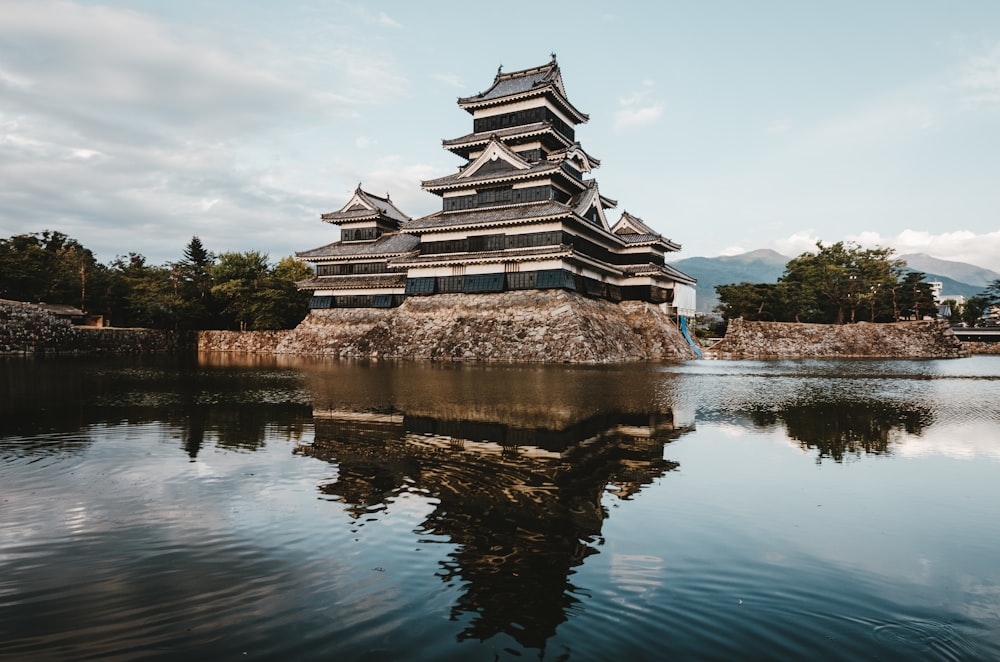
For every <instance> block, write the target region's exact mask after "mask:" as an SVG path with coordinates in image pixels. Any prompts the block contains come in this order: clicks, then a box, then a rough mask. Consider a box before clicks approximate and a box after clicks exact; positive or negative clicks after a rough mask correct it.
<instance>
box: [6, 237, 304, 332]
mask: <svg viewBox="0 0 1000 662" xmlns="http://www.w3.org/2000/svg"><path fill="white" fill-rule="evenodd" d="M312 275H313V271H312V269H311V268H310V267H309V266H308V265H307V264H305V263H303V262H300V261H299V260H296V259H294V258H293V257H286V258H282V259H281V260H280V261H279V262H278V264H276V265H273V266H272V265H270V264H269V263H268V256H267V254H266V253H261V252H259V251H247V252H245V253H236V252H231V253H223V254H221V255H219V256H218V258H217V257H216V256H215V255H214V254H213V253H211V252H209V251H208V250H207V249H206V248H205V246H204V245H203V244H202V242H201V239H199V238H198V237H197V236H195V237H192V238H191V241H190V242H189V243H188V244H187V246H185V247H184V249H183V258H182V259H180V260H178V261H177V262H168V263H167V264H165V265H162V266H153V265H150V264H148V263H147V262H146V258H145V257H144V256H143V255H140V254H138V253H129V254H127V255H124V256H118V257H117V258H115V260H113V261H112V262H111V263H110V264H109V265H107V266H104V265H101V264H98V263H97V262H96V260H95V259H94V255H93V253H92V252H91V251H89V250H87V249H86V248H84V247H83V246H81V245H80V243H79V242H77V241H76V240H74V239H71V238H69V237H67V236H66V235H64V234H62V233H60V232H53V231H49V230H46V231H44V232H40V233H35V234H25V235H17V236H14V237H11V238H10V239H3V240H0V298H7V299H13V300H17V301H29V302H39V301H44V302H46V303H53V304H69V305H74V306H78V307H80V308H81V309H83V310H85V311H87V312H92V313H97V314H101V315H104V317H105V320H106V322H107V323H109V324H113V325H115V326H120V327H148V328H162V329H207V328H233V329H235V328H239V329H255V330H259V329H284V328H291V327H294V326H295V325H296V324H298V323H299V322H300V321H301V320H302V318H304V317H305V316H306V314H307V313H308V312H309V297H310V294H309V293H308V292H300V291H298V289H297V288H296V287H295V282H296V281H300V280H305V279H307V278H310V277H312Z"/></svg>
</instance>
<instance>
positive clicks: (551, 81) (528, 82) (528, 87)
mask: <svg viewBox="0 0 1000 662" xmlns="http://www.w3.org/2000/svg"><path fill="white" fill-rule="evenodd" d="M546 93H549V94H550V95H551V96H552V98H553V99H554V100H555V101H556V102H557V103H558V105H559V106H561V107H562V108H563V110H565V111H567V112H568V114H569V115H570V117H571V118H572V119H573V120H575V121H576V122H577V123H582V122H586V121H587V120H588V119H590V118H589V117H588V116H587V114H586V113H582V112H580V111H579V110H577V109H576V108H575V107H574V106H573V104H571V103H570V102H569V99H568V98H567V97H566V88H565V87H563V81H562V73H560V71H559V64H558V63H557V62H556V58H555V55H553V56H552V60H551V61H550V62H548V63H546V64H544V65H542V66H540V67H532V68H530V69H521V70H520V71H511V72H509V73H503V72H502V71H501V70H500V69H497V75H496V77H495V78H494V79H493V85H491V86H490V88H489V89H488V90H486V91H485V92H480V93H479V94H475V95H473V96H471V97H459V99H458V105H459V106H460V107H461V108H463V109H465V110H467V111H468V112H470V113H471V112H473V111H474V110H475V109H476V108H482V107H485V106H493V105H498V104H500V103H502V102H507V101H514V100H519V99H523V98H527V97H535V96H542V95H544V94H546Z"/></svg>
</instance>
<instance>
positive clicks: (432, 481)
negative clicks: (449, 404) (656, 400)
mask: <svg viewBox="0 0 1000 662" xmlns="http://www.w3.org/2000/svg"><path fill="white" fill-rule="evenodd" d="M314 419H315V421H314V424H315V440H314V441H313V442H312V444H309V445H301V446H299V447H298V449H297V452H299V453H301V454H303V455H307V456H310V457H314V458H318V459H322V460H325V461H328V462H331V463H333V464H336V465H337V467H338V473H337V478H336V480H334V481H332V482H330V483H328V484H326V485H323V486H321V488H320V489H321V491H322V492H323V493H324V494H327V495H331V496H333V497H335V498H336V499H337V500H339V501H341V502H343V503H344V504H346V505H347V507H348V509H349V511H350V512H351V513H352V515H353V516H354V517H356V518H361V517H366V518H367V517H372V516H375V517H377V513H378V512H379V511H380V510H381V509H382V508H384V507H385V505H386V504H388V503H390V502H392V501H393V500H394V499H395V498H396V497H397V496H398V495H400V494H401V493H405V492H417V493H420V494H423V495H425V496H427V497H429V498H430V499H431V500H432V502H433V503H434V504H435V506H434V509H433V511H432V512H431V513H430V515H429V516H428V517H427V518H426V519H425V520H424V521H423V522H422V524H421V526H420V529H419V530H418V534H421V535H425V536H437V537H442V539H444V540H447V541H449V542H450V543H452V544H454V545H456V548H455V551H454V552H452V553H451V554H449V555H448V556H447V557H446V559H447V560H446V561H444V562H443V563H442V568H441V571H440V573H439V577H440V578H441V580H442V581H444V582H446V583H449V584H457V585H460V586H461V597H460V598H459V600H458V601H457V603H456V604H455V605H454V606H453V608H452V618H453V619H456V620H467V621H468V623H469V625H468V627H467V628H466V629H465V631H464V632H463V633H462V635H461V637H460V638H475V639H480V640H483V639H487V638H489V637H492V636H493V635H495V634H497V633H499V632H506V633H507V634H508V635H510V636H512V637H514V638H515V639H517V640H518V641H519V642H520V643H521V644H522V645H525V646H531V647H541V646H543V644H544V642H545V640H546V639H547V638H549V637H550V636H552V634H554V632H555V629H556V627H557V626H558V625H559V624H560V623H562V622H563V621H564V620H565V619H566V618H567V615H568V612H569V611H570V610H571V608H572V606H573V604H574V603H575V602H576V601H577V598H575V597H574V594H575V593H576V589H575V587H574V586H573V585H572V583H571V582H570V577H571V575H572V574H573V568H575V567H576V566H579V565H580V564H581V563H582V562H583V560H584V559H585V558H586V557H587V556H589V555H591V554H593V553H595V552H596V551H597V547H598V546H599V545H600V544H601V527H602V524H603V521H604V519H605V518H606V516H607V512H606V510H605V507H604V506H603V505H602V497H603V496H604V495H605V494H609V493H610V494H612V495H614V496H615V497H617V498H620V499H629V498H631V497H632V496H634V495H635V494H636V493H637V492H639V491H640V490H641V489H642V488H643V486H645V485H648V484H650V483H652V482H653V481H654V480H656V479H657V478H659V477H660V476H662V475H663V474H664V473H666V472H668V471H670V470H672V469H674V468H676V467H677V463H676V462H672V461H670V460H667V459H664V446H665V445H666V444H668V443H669V442H671V441H673V440H674V439H676V438H678V437H679V436H680V435H682V434H684V433H685V432H687V431H689V430H692V429H693V426H690V425H688V426H677V425H675V423H674V418H673V416H672V415H671V414H645V415H639V414H625V413H607V414H600V415H596V416H592V417H589V418H586V419H583V420H578V421H575V422H573V423H572V424H570V425H567V426H565V427H562V428H544V427H532V428H525V427H519V426H517V425H515V424H512V423H511V422H504V421H497V420H456V419H446V418H433V417H430V416H411V415H408V414H405V413H400V412H393V413H358V412H354V411H338V410H317V411H314Z"/></svg>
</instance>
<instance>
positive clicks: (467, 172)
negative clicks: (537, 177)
mask: <svg viewBox="0 0 1000 662" xmlns="http://www.w3.org/2000/svg"><path fill="white" fill-rule="evenodd" d="M500 160H502V161H504V162H506V163H507V164H508V165H509V166H510V168H509V169H514V170H528V169H529V168H531V164H530V163H528V162H527V161H525V160H524V159H523V158H521V157H520V156H519V155H518V154H516V153H514V152H513V151H512V150H511V149H510V148H509V147H507V145H504V144H503V143H502V142H500V141H499V140H497V138H496V137H495V136H494V137H492V138H490V142H489V144H488V145H487V146H486V149H484V150H483V153H482V154H480V155H479V156H478V157H476V160H475V161H473V162H472V163H470V164H469V165H467V166H465V167H464V168H462V171H461V172H460V173H459V174H458V179H468V178H470V177H473V176H474V175H475V174H476V173H477V172H479V171H480V170H482V169H484V167H485V166H487V165H494V164H492V163H491V162H493V161H500ZM490 172H491V173H493V172H496V169H495V168H491V169H490Z"/></svg>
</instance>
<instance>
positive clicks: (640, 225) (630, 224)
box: [611, 211, 657, 235]
mask: <svg viewBox="0 0 1000 662" xmlns="http://www.w3.org/2000/svg"><path fill="white" fill-rule="evenodd" d="M611 231H612V232H614V233H615V234H652V235H655V234H657V233H656V231H655V230H653V228H651V227H649V226H648V225H646V222H645V221H643V220H642V219H641V218H639V217H638V216H633V215H632V214H630V213H628V212H627V211H623V212H622V216H621V218H619V219H618V222H617V223H615V226H614V227H613V228H611Z"/></svg>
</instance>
